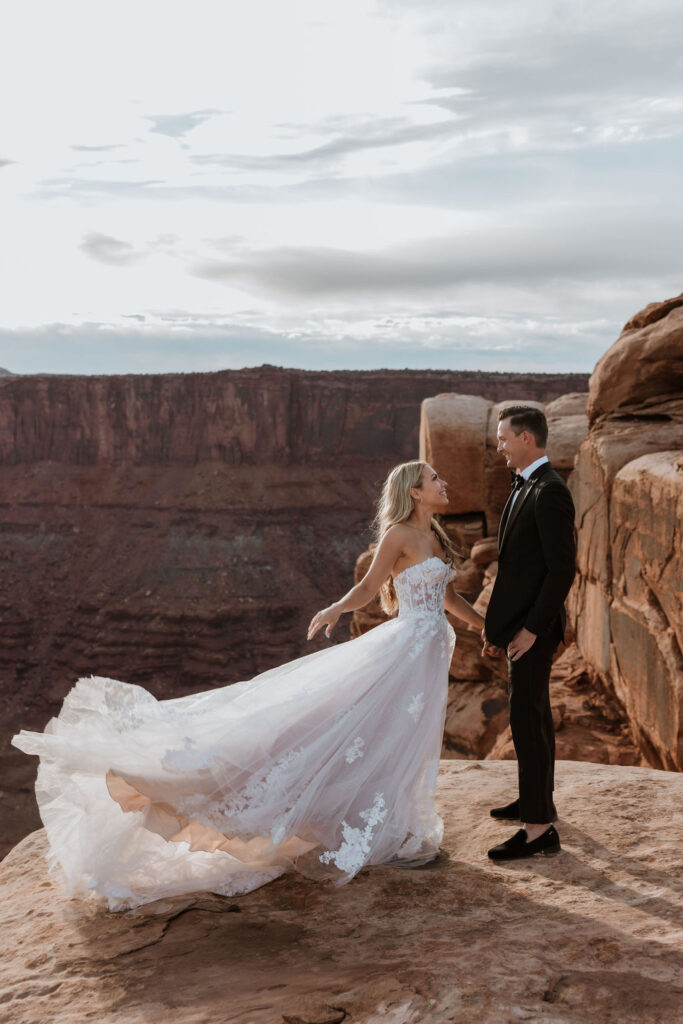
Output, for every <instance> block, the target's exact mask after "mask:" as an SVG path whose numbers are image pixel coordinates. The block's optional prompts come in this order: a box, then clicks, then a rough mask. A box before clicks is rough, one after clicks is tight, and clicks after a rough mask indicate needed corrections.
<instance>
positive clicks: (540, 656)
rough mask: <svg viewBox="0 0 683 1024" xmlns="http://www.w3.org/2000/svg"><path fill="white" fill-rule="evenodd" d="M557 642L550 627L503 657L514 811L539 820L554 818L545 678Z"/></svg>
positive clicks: (551, 743)
mask: <svg viewBox="0 0 683 1024" xmlns="http://www.w3.org/2000/svg"><path fill="white" fill-rule="evenodd" d="M558 643H559V639H558V634H557V631H556V630H555V629H552V630H551V631H550V632H549V633H547V634H541V635H539V636H537V637H536V639H535V641H534V644H533V647H531V648H530V649H529V650H528V651H527V652H526V654H523V655H522V657H521V658H519V660H518V661H510V659H509V658H508V673H509V684H508V694H509V697H510V728H511V730H512V741H513V743H514V745H515V753H516V754H517V771H518V776H519V812H520V813H519V817H520V820H521V821H523V822H526V823H528V824H529V825H531V824H539V825H540V824H543V823H544V822H546V821H552V820H553V813H554V807H553V789H554V786H555V729H554V727H553V716H552V712H551V710H550V689H549V683H548V680H549V678H550V669H551V667H552V663H553V654H554V653H555V650H556V648H557V645H558Z"/></svg>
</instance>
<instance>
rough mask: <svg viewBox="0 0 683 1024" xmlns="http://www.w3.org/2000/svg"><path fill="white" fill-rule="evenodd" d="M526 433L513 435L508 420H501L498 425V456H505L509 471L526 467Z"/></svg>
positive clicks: (521, 432)
mask: <svg viewBox="0 0 683 1024" xmlns="http://www.w3.org/2000/svg"><path fill="white" fill-rule="evenodd" d="M525 434H526V431H524V430H522V431H520V433H519V434H515V432H514V430H513V429H512V425H511V423H510V420H509V419H508V420H501V421H500V423H499V424H498V454H499V455H504V456H505V461H506V463H507V465H508V468H509V469H519V468H520V467H522V466H525V465H526V455H527V445H526V443H525Z"/></svg>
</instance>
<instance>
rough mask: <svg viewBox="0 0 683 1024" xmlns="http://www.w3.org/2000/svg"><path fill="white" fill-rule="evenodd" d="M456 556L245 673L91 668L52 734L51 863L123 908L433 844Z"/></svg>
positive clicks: (418, 568)
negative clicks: (196, 679) (392, 597)
mask: <svg viewBox="0 0 683 1024" xmlns="http://www.w3.org/2000/svg"><path fill="white" fill-rule="evenodd" d="M454 576H455V570H454V569H452V568H451V567H450V566H448V565H446V564H444V562H442V561H441V559H439V558H437V557H433V558H428V559H426V561H424V562H421V563H419V564H418V565H414V566H411V567H409V568H408V569H405V570H404V571H403V572H401V573H399V574H398V575H397V576H396V577H395V588H396V594H397V597H398V600H399V614H398V616H397V617H396V618H394V619H391V620H390V621H388V622H385V623H382V624H381V625H380V626H377V627H376V628H375V629H372V630H371V631H370V632H368V633H365V634H364V635H363V636H360V637H358V638H357V639H355V640H350V641H348V642H346V643H343V644H339V645H338V646H335V647H330V648H326V649H325V650H322V651H317V652H316V653H314V654H310V655H308V656H306V657H303V658H299V659H298V660H296V661H292V662H289V663H287V664H285V665H281V666H279V667H278V668H275V669H272V670H271V671H269V672H264V673H263V674H262V675H259V676H256V677H255V678H254V679H251V680H249V681H246V682H242V683H235V684H234V685H232V686H225V687H221V688H217V689H214V690H209V691H206V692H203V693H197V694H192V695H190V696H188V697H180V698H176V699H173V700H164V701H158V700H156V699H155V698H154V697H153V696H152V695H151V694H150V693H148V691H147V690H145V689H143V688H142V687H140V686H136V685H132V684H130V683H124V682H118V681H116V680H113V679H104V678H100V677H90V678H85V679H80V680H79V681H78V682H77V683H76V685H75V686H74V687H73V689H72V690H71V691H70V692H69V694H68V695H67V697H66V698H65V700H64V703H63V705H62V708H61V710H60V713H59V715H58V716H57V717H56V718H53V719H52V720H51V721H50V722H49V723H48V725H47V726H46V728H45V731H44V732H43V733H35V732H27V731H26V730H22V731H21V732H20V733H18V734H17V735H16V736H15V737H14V739H13V740H12V742H13V743H14V745H15V746H17V747H19V749H20V750H23V751H25V752H26V753H28V754H37V755H38V756H39V758H40V764H39V768H38V777H37V780H36V798H37V801H38V806H39V810H40V815H41V818H42V820H43V823H44V825H45V829H46V831H47V836H48V840H49V846H50V852H49V861H50V864H51V866H57V865H59V867H60V868H61V870H62V872H63V877H64V880H65V885H66V890H67V893H68V894H69V895H72V896H87V895H95V894H100V895H101V896H103V897H104V898H105V899H106V901H107V905H108V906H109V908H110V909H111V910H123V909H126V908H129V907H134V906H138V905H140V904H142V903H147V902H149V901H151V900H155V899H159V898H161V897H166V896H174V895H180V894H183V893H188V892H196V891H200V890H204V891H211V892H216V893H221V894H224V895H229V896H232V895H237V894H241V893H246V892H249V891H251V890H252V889H255V888H257V887H258V886H260V885H263V884H264V883H265V882H268V881H270V880H271V879H273V878H276V877H277V876H278V875H280V874H282V873H283V872H284V871H286V870H291V869H295V870H297V871H299V872H301V873H303V874H304V875H306V876H308V877H312V878H330V879H331V880H332V881H333V882H335V883H336V884H343V883H344V882H348V881H349V880H350V879H351V878H353V876H354V875H355V874H357V872H358V871H360V869H361V868H363V867H364V866H366V865H371V864H386V863H395V864H398V865H405V866H414V865H417V864H420V863H424V862H426V861H428V860H431V859H433V858H434V857H435V856H436V854H437V853H438V850H439V844H440V841H441V838H442V834H443V823H442V821H441V819H440V817H439V816H438V815H437V814H436V811H435V809H434V790H435V786H436V777H437V771H438V764H439V753H440V749H441V739H442V732H443V726H444V719H445V713H446V698H447V689H448V667H449V664H450V658H451V655H452V652H453V645H454V643H455V636H454V633H453V630H452V629H451V627H450V625H449V624H448V621H447V619H446V617H445V614H444V595H445V590H446V586H447V585H448V583H449V582H450V581H451V580H452V579H453V577H454Z"/></svg>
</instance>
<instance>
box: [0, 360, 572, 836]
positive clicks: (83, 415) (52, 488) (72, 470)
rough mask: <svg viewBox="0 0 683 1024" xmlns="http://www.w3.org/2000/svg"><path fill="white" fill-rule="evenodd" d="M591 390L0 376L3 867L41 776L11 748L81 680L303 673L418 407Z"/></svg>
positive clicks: (407, 449)
mask: <svg viewBox="0 0 683 1024" xmlns="http://www.w3.org/2000/svg"><path fill="white" fill-rule="evenodd" d="M586 381H587V378H586V376H585V375H582V374H578V375H567V376H564V375H561V374H557V375H554V374H537V375H526V374H525V375H515V374H497V373H492V374H488V373H486V374H478V373H462V374H461V373H450V372H436V371H424V372H413V371H401V372H395V371H386V372H385V371H371V372H359V373H355V372H349V373H322V372H321V373H306V372H303V371H298V370H282V369H277V368H275V367H261V368H259V369H254V370H241V371H227V372H224V373H213V374H211V373H207V374H167V375H139V376H126V377H73V376H7V377H2V378H1V379H0V463H1V464H2V467H3V468H2V480H3V490H2V500H1V501H0V702H1V708H2V734H1V737H0V771H1V772H2V784H1V785H2V791H1V792H0V806H1V807H2V821H3V829H2V833H1V834H0V855H1V854H3V853H4V852H6V850H7V849H9V847H10V846H11V845H12V844H13V843H14V842H16V841H17V840H18V839H19V838H20V837H21V836H22V835H25V834H26V832H27V831H28V830H29V829H32V828H36V827H37V826H38V824H39V820H38V817H37V814H36V810H35V801H34V798H33V779H34V777H35V763H34V761H33V759H31V758H27V757H26V756H25V755H23V754H21V753H20V752H19V751H16V750H15V749H14V748H10V747H9V745H8V744H9V737H10V736H11V735H12V733H14V732H16V731H17V730H18V729H19V728H21V727H24V728H28V729H42V728H43V726H44V725H45V723H46V722H47V720H48V719H49V718H50V717H51V716H52V715H53V714H55V713H56V710H57V709H58V707H59V704H60V703H61V700H62V699H63V697H64V695H65V693H66V692H67V690H68V689H69V688H70V687H71V686H72V685H73V683H74V682H75V680H76V678H77V677H78V676H79V675H89V674H91V673H93V674H99V675H108V676H113V677H115V678H122V679H126V680H129V681H130V682H134V683H140V684H142V685H144V686H147V687H148V688H150V689H151V690H152V692H153V693H154V694H155V695H156V696H158V697H162V698H163V697H173V696H179V695H180V694H183V693H188V692H190V691H192V690H195V691H196V690H201V689H207V688H209V687H211V686H214V685H222V684H225V683H229V682H233V681H235V680H238V679H244V678H249V677H251V676H253V675H255V674H256V673H258V672H260V671H264V670H266V669H268V668H270V667H272V666H273V665H275V664H277V663H279V662H281V661H284V660H286V659H291V658H294V657H297V656H299V655H302V654H305V653H306V652H307V650H310V649H311V648H310V646H308V645H307V644H306V639H305V634H306V625H307V624H308V621H309V619H310V615H311V612H312V611H313V610H315V609H316V608H318V607H320V606H321V605H323V604H326V603H328V602H329V600H330V598H331V597H333V596H336V595H338V594H340V593H343V592H344V590H346V589H347V588H348V586H349V584H350V582H351V580H350V576H351V571H352V569H351V567H352V566H353V561H354V558H355V555H356V553H357V551H358V547H359V543H360V545H361V546H362V545H363V544H364V543H367V541H368V540H369V539H370V535H369V532H368V524H369V522H370V520H371V518H372V514H373V504H374V501H375V498H376V495H377V488H378V486H379V484H380V482H381V480H382V479H383V477H384V476H385V475H386V472H387V470H388V469H389V468H390V467H391V465H393V464H394V463H395V462H397V461H400V460H402V459H407V458H412V457H413V455H414V453H415V451H416V450H417V445H418V426H419V409H420V402H421V401H422V399H424V398H425V397H427V396H429V395H433V394H435V393H437V392H440V391H444V390H447V389H454V390H458V391H460V392H468V391H469V392H473V393H475V394H477V395H484V396H486V398H487V399H488V400H489V401H500V400H502V399H503V398H505V396H506V395H508V394H517V393H519V392H521V391H526V392H527V393H528V394H530V395H533V396H534V397H535V398H539V399H542V400H544V401H549V400H551V399H553V398H556V397H557V396H558V395H560V394H562V392H564V391H566V390H567V389H568V388H581V387H585V385H586ZM462 529H463V530H465V525H463V527H462ZM480 535H481V532H479V533H478V534H477V536H480ZM337 639H338V640H339V641H341V640H342V639H344V637H343V636H342V631H341V630H339V631H338V634H337ZM325 642H326V641H324V640H323V639H321V640H320V641H318V640H316V641H315V642H314V646H315V645H317V644H318V643H321V644H322V643H325Z"/></svg>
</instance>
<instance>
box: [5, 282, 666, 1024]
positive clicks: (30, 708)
mask: <svg viewBox="0 0 683 1024" xmlns="http://www.w3.org/2000/svg"><path fill="white" fill-rule="evenodd" d="M515 400H524V401H527V402H528V401H533V402H538V403H540V404H542V405H543V406H544V407H545V408H546V412H547V414H548V418H549V424H550V440H549V455H550V457H551V459H552V461H553V464H554V465H555V466H556V467H557V468H558V469H559V470H560V472H562V474H563V475H564V476H565V478H566V479H567V481H568V484H569V486H570V488H571V491H572V493H573V496H574V500H575V504H576V527H577V536H578V573H577V578H576V581H575V584H574V587H573V588H572V592H571V594H570V599H569V602H568V610H569V613H570V630H569V635H568V637H567V646H566V647H565V648H564V649H563V650H561V651H560V652H558V656H557V659H556V661H555V665H554V669H553V677H552V681H551V687H552V689H551V697H552V700H553V711H554V720H555V727H556V733H557V749H558V758H559V759H560V762H559V764H558V771H557V776H558V788H557V795H556V802H557V804H558V810H559V813H560V824H559V826H558V828H559V829H560V832H561V836H562V842H563V853H562V854H561V856H559V857H557V858H552V859H549V860H545V859H538V858H534V859H533V860H532V861H522V862H518V863H513V864H511V865H508V866H507V867H505V866H500V865H495V864H493V863H491V862H488V861H487V859H486V856H485V850H486V848H487V846H489V845H490V844H491V842H492V841H497V839H498V838H499V836H500V824H497V823H495V822H493V821H492V820H491V819H490V818H489V817H488V808H489V807H490V806H493V804H494V803H500V802H502V801H503V800H505V799H506V798H509V796H510V794H511V793H512V791H513V787H514V781H515V765H514V763H513V762H512V760H511V758H512V756H513V752H512V747H511V741H510V737H509V730H508V727H507V716H506V688H505V680H504V667H503V666H502V664H500V663H497V662H495V661H494V660H490V659H489V660H486V661H485V662H484V661H482V660H481V658H480V656H479V649H480V644H479V642H478V638H477V637H476V635H475V634H474V633H471V632H468V631H467V630H465V629H460V628H458V630H457V633H458V642H457V644H456V649H455V654H454V658H453V662H452V666H451V680H450V701H449V713H448V719H447V724H446V733H445V737H444V760H443V761H442V770H441V773H440V778H439V785H438V792H437V797H438V806H439V809H440V813H441V814H442V815H443V817H444V821H445V828H446V834H445V838H444V844H443V850H442V853H441V855H440V857H439V859H438V860H437V861H436V862H434V863H432V864H431V865H428V866H427V867H426V868H424V869H421V870H417V871H413V872H402V871H399V870H397V869H391V868H381V869H375V870H372V871H365V872H363V873H362V874H361V875H360V876H359V877H358V878H357V879H355V880H354V881H353V882H352V883H351V884H350V885H348V886H346V887H343V888H341V889H335V888H333V887H331V886H321V885H317V886H316V885H315V884H314V883H311V882H308V881H306V880H304V879H301V878H297V877H283V878H281V879H278V880H277V881H276V882H274V883H272V884H271V885H269V886H267V887H265V888H264V889H261V890H258V891H256V892H254V893H251V894H249V895H248V896H245V897H241V898H239V899H238V900H229V899H224V898H221V897H218V896H215V897H214V896H209V897H207V896H202V895H198V896H197V897H191V898H185V899H179V900H175V901H173V900H168V901H160V902H159V903H157V904H151V905H149V906H147V907H145V908H141V909H140V910H138V911H132V912H129V913H126V914H121V915H111V914H108V913H107V912H106V911H103V910H102V909H101V908H99V907H98V906H97V905H96V904H95V903H94V902H93V903H89V904H87V905H84V904H82V903H78V902H77V901H68V900H65V899H64V898H63V896H62V895H61V893H60V889H59V880H58V879H56V878H54V877H52V876H50V877H46V876H45V871H44V867H43V863H44V862H43V860H42V852H43V851H44V849H45V842H46V841H45V836H44V832H42V831H36V832H33V833H32V834H30V835H28V836H26V838H22V837H23V836H25V835H26V832H28V831H30V830H31V829H34V828H38V826H39V822H38V821H37V820H36V818H35V812H34V811H33V805H32V793H31V783H32V778H33V775H34V773H35V765H33V764H31V763H27V764H24V763H23V762H24V761H27V762H29V759H27V758H25V757H24V756H23V755H20V754H19V753H18V752H15V751H13V749H10V748H7V747H5V748H4V750H3V754H2V757H3V789H4V790H5V792H4V801H5V802H4V810H3V817H4V819H5V820H6V821H7V826H6V829H5V834H6V836H7V847H8V848H9V847H13V849H11V852H9V854H8V856H7V857H6V858H5V860H4V861H3V863H2V865H0V886H2V894H3V900H2V909H1V910H0V917H1V918H2V921H3V926H4V928H5V929H7V930H8V933H10V934H12V935H13V937H14V939H13V941H14V945H15V949H16V955H15V957H13V959H12V962H8V963H7V965H6V966H5V968H3V977H1V978H0V1003H2V1005H3V1008H4V1013H5V1014H7V1015H8V1016H7V1019H8V1020H12V1021H13V1022H17V1024H24V1022H25V1024H28V1022H29V1021H36V1020H40V1019H48V1017H49V1019H51V1020H54V1021H57V1022H61V1021H64V1022H67V1021H73V1020H74V1019H78V1020H80V1019H83V1020H85V1019H105V1020H107V1021H111V1022H112V1024H137V1022H140V1024H142V1022H154V1021H156V1020H161V1019H164V1020H166V1021H170V1022H173V1024H175V1022H178V1024H180V1022H183V1024H186V1022H188V1024H191V1022H195V1021H196V1022H197V1024H199V1022H204V1021H212V1022H222V1021H226V1022H227V1021H234V1022H239V1024H341V1022H342V1021H348V1022H349V1024H353V1022H362V1024H373V1022H377V1024H380V1022H381V1024H447V1022H451V1024H472V1022H473V1021H475V1020H476V1021H477V1022H479V1024H508V1022H512V1021H531V1022H549V1024H603V1022H605V1024H623V1022H625V1021H628V1022H642V1024H646V1022H647V1024H657V1022H661V1024H664V1022H667V1024H668V1022H669V1021H672V1020H674V1019H675V1018H676V1013H677V1012H679V1011H680V1006H681V1003H682V1000H683V986H681V968H682V967H683V956H682V955H681V947H682V945H683V931H682V929H681V910H682V908H683V899H682V894H681V885H680V878H681V868H682V867H683V855H682V852H681V850H682V847H683V843H682V842H681V840H682V838H683V837H682V829H681V816H680V814H681V811H680V809H681V804H682V803H683V801H682V800H681V796H682V793H683V786H682V783H683V778H682V776H681V774H680V773H681V771H682V770H683V656H682V650H683V616H682V614H681V612H682V608H681V605H682V602H683V588H682V584H681V581H682V579H683V564H682V561H683V555H682V550H681V548H682V545H681V521H682V518H683V295H681V296H678V297H677V298H674V299H671V300H668V301H666V302H658V303H653V304H651V305H649V306H647V307H646V308H645V309H644V310H642V311H641V312H640V313H638V314H636V316H634V317H633V318H632V319H631V320H629V322H628V323H627V324H626V325H625V327H624V329H623V331H622V333H621V335H620V336H619V338H618V339H617V340H616V341H615V342H614V344H613V345H612V347H611V348H610V349H609V350H608V351H607V352H606V353H605V355H604V356H603V357H602V358H601V360H600V361H599V362H598V364H597V366H596V367H595V370H594V372H593V374H592V376H591V377H590V380H588V378H587V377H581V375H574V376H570V375H565V376H562V375H543V374H539V375H526V376H522V375H516V376H513V375H504V374H457V373H451V374H446V373H437V372H432V373H428V372H424V373H417V372H411V371H405V372H398V373H388V372H381V371H377V372H373V373H357V374H354V373H335V374H325V373H315V374H314V373H302V372H299V371H286V370H278V369H275V368H270V367H267V368H261V369H259V370H249V371H239V372H226V373H220V374H210V375H209V374H192V375H186V376H182V375H175V376H165V377H119V378H104V377H99V378H62V377H12V376H7V377H2V378H0V461H1V462H2V467H3V468H2V473H3V480H4V482H5V487H4V494H3V502H2V513H1V519H0V521H1V522H2V532H1V535H0V564H1V565H2V567H3V574H4V575H3V579H4V583H5V585H4V587H3V590H2V604H3V607H2V610H1V612H0V617H1V620H2V621H1V622H0V650H1V651H2V662H1V665H0V668H1V671H2V688H1V693H2V699H3V705H4V707H3V710H4V714H3V730H4V733H5V740H8V739H9V736H10V735H11V734H12V733H13V732H14V731H15V730H16V729H18V728H19V727H22V726H23V727H26V728H41V727H42V726H43V725H44V723H45V722H46V721H47V719H48V718H49V717H50V715H51V714H52V713H54V711H55V710H56V708H57V707H58V706H59V703H60V701H61V699H62V697H63V696H64V694H65V692H66V691H67V690H68V688H69V687H70V686H71V685H72V684H73V681H74V680H75V678H76V677H77V676H78V675H84V674H90V673H97V674H103V675H112V676H115V677H117V678H123V679H127V680H129V681H131V682H138V683H142V684H143V685H145V686H147V687H148V688H150V689H151V690H152V692H153V693H154V694H155V695H156V696H158V697H160V698H163V697H168V696H177V695H179V694H180V693H181V692H189V691H191V690H199V689H204V688H208V687H210V686H212V685H223V684H225V683H226V682H231V681H235V680H237V679H241V678H247V677H248V676H250V675H253V674H254V673H256V672H258V671H261V670H264V669H266V668H268V667H270V666H271V665H273V664H275V663H276V662H277V661H281V660H283V659H285V658H292V657H295V656H297V655H298V654H301V653H304V651H305V650H306V648H305V647H304V643H305V641H304V640H303V636H304V627H305V624H306V622H307V621H308V618H309V616H310V610H311V609H312V608H316V607H318V606H319V605H320V604H322V603H324V602H326V601H328V600H329V599H330V597H331V596H336V595H337V594H338V593H341V592H343V591H344V590H345V589H346V588H347V587H348V585H349V584H350V583H351V580H352V578H353V571H354V564H355V566H356V577H358V576H359V575H361V574H362V573H363V572H364V571H365V568H366V567H367V564H368V560H369V558H370V553H371V549H370V547H369V543H370V540H371V538H370V534H369V531H368V525H369V522H370V520H371V518H372V512H373V509H372V503H373V501H374V499H375V497H376V492H377V486H378V484H379V483H380V482H381V480H382V478H383V476H384V474H385V473H386V471H387V469H388V468H389V467H390V466H391V465H392V464H394V463H395V462H397V461H401V460H404V459H408V458H413V457H416V456H417V455H418V453H419V455H420V456H421V457H425V458H426V459H428V460H429V461H430V462H432V463H433V464H434V466H435V468H437V469H438V471H439V472H440V474H441V475H443V476H444V477H445V478H446V479H447V480H448V481H449V484H450V491H449V494H450V505H449V508H448V510H447V513H446V515H445V517H444V524H445V526H446V528H447V529H448V530H449V532H450V534H451V535H452V537H453V538H454V539H455V541H456V542H457V544H458V546H459V548H460V549H461V551H462V554H463V564H462V567H461V572H460V574H459V577H458V581H459V586H460V587H461V590H462V593H463V594H464V595H465V596H467V597H468V599H472V600H476V602H477V607H479V608H480V609H483V608H484V607H485V605H486V601H487V599H488V595H489V594H490V590H491V587H492V583H493V580H494V578H495V572H496V553H497V552H496V543H495V534H496V529H497V525H498V520H499V517H500V513H501V511H502V507H503V504H504V501H505V499H506V497H507V494H508V493H509V478H508V474H507V471H506V470H505V467H504V462H503V460H502V459H501V458H500V457H499V456H497V455H496V451H495V441H494V436H495V422H496V416H497V411H498V408H499V407H500V405H501V403H506V404H507V403H509V402H511V401H515ZM381 618H382V613H381V611H380V610H379V608H378V606H377V605H376V604H373V605H372V606H368V607H367V608H366V609H364V610H363V611H361V612H358V613H356V615H355V616H354V617H353V620H352V622H351V633H352V635H357V634H358V633H359V632H362V631H364V630H367V629H371V628H373V626H374V625H376V624H377V623H378V622H379V621H381ZM347 637H348V631H347V630H346V629H345V628H339V629H338V635H337V637H336V642H343V641H344V640H345V639H347ZM321 642H324V641H321ZM32 815H33V816H32ZM18 840H21V841H20V842H18ZM15 843H16V844H17V845H14V844H15Z"/></svg>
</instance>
